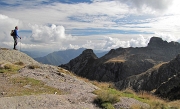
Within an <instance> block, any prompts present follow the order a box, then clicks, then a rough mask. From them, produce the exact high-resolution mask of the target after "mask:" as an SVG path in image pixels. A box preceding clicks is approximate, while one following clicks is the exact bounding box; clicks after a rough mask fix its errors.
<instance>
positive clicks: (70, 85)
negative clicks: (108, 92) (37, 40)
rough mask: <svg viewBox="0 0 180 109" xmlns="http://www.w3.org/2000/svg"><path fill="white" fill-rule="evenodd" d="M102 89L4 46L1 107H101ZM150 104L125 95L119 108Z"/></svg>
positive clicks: (1, 52) (0, 56)
mask: <svg viewBox="0 0 180 109" xmlns="http://www.w3.org/2000/svg"><path fill="white" fill-rule="evenodd" d="M97 89H99V88H98V87H97V86H95V85H93V84H91V83H90V82H85V81H84V80H83V79H79V78H78V77H77V76H74V75H72V73H70V72H69V71H67V70H65V69H62V68H59V67H55V66H51V65H44V64H40V63H38V62H36V61H35V60H33V59H32V58H31V57H29V56H27V55H26V54H24V53H21V52H19V51H15V50H8V49H4V48H0V109H99V108H100V107H98V106H97V105H96V104H94V103H93V101H94V99H95V97H96V96H97V95H95V94H93V93H92V92H93V91H95V90H97ZM137 104H138V105H140V106H141V107H143V108H149V105H148V104H146V103H142V102H140V101H138V100H135V99H133V98H128V97H121V98H120V101H119V102H117V103H116V104H114V107H115V109H120V108H124V109H128V108H130V107H131V106H132V105H137Z"/></svg>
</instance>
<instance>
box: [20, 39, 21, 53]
mask: <svg viewBox="0 0 180 109" xmlns="http://www.w3.org/2000/svg"><path fill="white" fill-rule="evenodd" d="M20 51H21V38H20Z"/></svg>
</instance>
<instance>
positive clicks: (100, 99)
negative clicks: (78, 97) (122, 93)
mask: <svg viewBox="0 0 180 109" xmlns="http://www.w3.org/2000/svg"><path fill="white" fill-rule="evenodd" d="M94 93H95V94H97V97H96V98H95V100H94V103H96V104H97V105H99V106H100V107H102V108H105V109H114V107H113V104H114V103H117V102H119V100H120V98H119V95H118V93H114V92H113V91H112V90H111V89H109V90H97V91H95V92H94Z"/></svg>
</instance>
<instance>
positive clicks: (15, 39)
mask: <svg viewBox="0 0 180 109" xmlns="http://www.w3.org/2000/svg"><path fill="white" fill-rule="evenodd" d="M13 38H14V49H16V45H17V37H16V36H13Z"/></svg>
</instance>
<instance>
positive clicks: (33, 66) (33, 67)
mask: <svg viewBox="0 0 180 109" xmlns="http://www.w3.org/2000/svg"><path fill="white" fill-rule="evenodd" d="M28 68H29V69H36V68H40V66H38V65H35V64H32V65H29V66H28Z"/></svg>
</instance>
